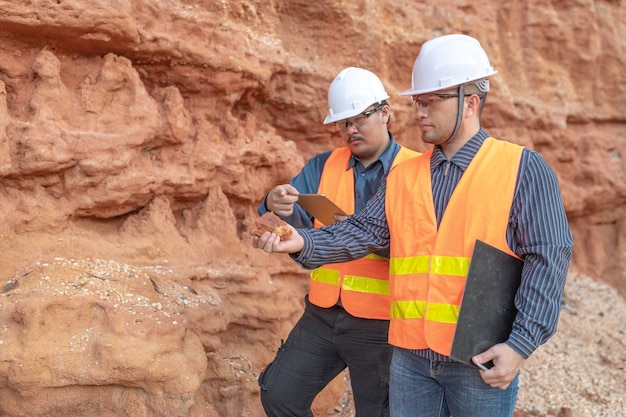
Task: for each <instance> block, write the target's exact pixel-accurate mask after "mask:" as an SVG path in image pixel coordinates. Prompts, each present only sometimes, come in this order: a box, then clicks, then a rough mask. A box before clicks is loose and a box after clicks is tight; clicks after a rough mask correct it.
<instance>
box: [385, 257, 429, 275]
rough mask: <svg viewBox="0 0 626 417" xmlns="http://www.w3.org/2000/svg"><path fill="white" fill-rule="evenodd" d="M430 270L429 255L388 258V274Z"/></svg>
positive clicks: (407, 273)
mask: <svg viewBox="0 0 626 417" xmlns="http://www.w3.org/2000/svg"><path fill="white" fill-rule="evenodd" d="M429 270H430V256H427V255H425V256H411V257H407V258H391V259H390V260H389V274H390V275H411V274H425V273H428V271H429Z"/></svg>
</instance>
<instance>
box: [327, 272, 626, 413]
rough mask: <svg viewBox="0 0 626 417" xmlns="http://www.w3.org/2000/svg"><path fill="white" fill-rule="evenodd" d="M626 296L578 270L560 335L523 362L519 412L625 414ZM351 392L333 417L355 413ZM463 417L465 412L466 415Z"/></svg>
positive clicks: (569, 290)
mask: <svg viewBox="0 0 626 417" xmlns="http://www.w3.org/2000/svg"><path fill="white" fill-rule="evenodd" d="M625 369H626V300H624V298H623V297H621V296H620V295H619V294H618V293H617V291H616V290H615V289H613V288H612V287H610V286H608V285H606V284H603V283H600V282H597V281H594V280H593V279H591V278H589V277H585V276H580V275H576V274H570V276H569V277H568V281H567V284H566V286H565V296H564V298H563V309H562V311H561V317H560V320H559V327H558V330H557V333H556V334H555V335H554V336H553V337H552V338H551V339H550V340H549V341H548V342H547V343H546V344H544V345H543V346H541V347H540V348H539V349H538V350H537V351H536V352H535V353H534V354H533V355H532V356H531V357H530V358H529V359H528V360H527V361H526V363H525V364H524V367H523V368H522V373H521V376H520V392H519V396H518V400H517V405H516V409H517V410H520V411H523V413H519V412H518V413H516V416H517V415H520V416H522V415H523V416H526V417H530V416H537V417H539V416H560V417H564V416H567V417H624V416H626V371H625ZM345 381H346V387H347V388H346V392H345V393H344V395H343V396H342V398H341V401H340V403H339V404H338V405H337V407H336V408H335V411H334V412H333V413H331V414H329V415H328V417H354V416H355V413H354V406H353V403H352V392H351V390H350V381H349V375H348V374H347V373H346V374H345ZM461 417H462V416H461Z"/></svg>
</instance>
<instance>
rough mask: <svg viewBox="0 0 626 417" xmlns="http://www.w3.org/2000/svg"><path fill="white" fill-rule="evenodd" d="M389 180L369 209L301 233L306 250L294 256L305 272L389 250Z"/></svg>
mask: <svg viewBox="0 0 626 417" xmlns="http://www.w3.org/2000/svg"><path fill="white" fill-rule="evenodd" d="M386 188H387V182H386V180H383V181H381V184H380V186H379V188H378V191H376V194H375V195H374V197H373V198H372V199H371V200H370V201H369V202H368V203H367V205H366V206H365V208H364V209H363V210H362V211H361V212H359V213H357V214H354V215H352V216H348V218H347V219H346V220H344V221H342V222H339V223H334V224H332V225H329V226H324V227H321V228H319V229H311V230H301V231H299V233H300V235H301V236H302V238H303V239H304V247H303V249H302V250H301V251H300V252H298V253H295V254H292V255H291V257H292V258H293V259H294V260H295V261H296V262H297V263H298V264H300V266H302V267H303V268H305V269H314V268H317V267H319V266H321V265H324V264H327V263H337V262H347V261H352V260H355V259H360V258H362V257H364V256H366V255H368V254H370V253H374V252H377V251H381V250H388V249H389V226H388V224H387V217H386V216H385V190H386Z"/></svg>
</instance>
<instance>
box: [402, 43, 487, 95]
mask: <svg viewBox="0 0 626 417" xmlns="http://www.w3.org/2000/svg"><path fill="white" fill-rule="evenodd" d="M495 73H497V71H495V70H494V69H493V67H492V66H491V64H490V63H489V58H488V57H487V53H486V52H485V50H484V49H483V48H482V47H481V46H480V42H478V41H477V40H476V39H474V38H472V37H471V36H467V35H460V34H454V35H445V36H440V37H438V38H434V39H431V40H429V41H426V42H425V43H424V44H423V45H422V48H421V49H420V52H419V55H417V58H416V59H415V63H414V64H413V76H412V84H411V88H410V89H408V90H405V91H403V92H401V93H400V95H401V96H412V95H415V94H425V93H430V92H433V91H438V90H442V89H444V88H447V87H453V86H457V85H461V84H465V83H469V82H472V81H475V82H476V84H477V85H478V86H479V88H480V89H481V90H482V91H483V92H487V91H489V81H488V80H485V78H486V77H489V76H490V75H494V74H495Z"/></svg>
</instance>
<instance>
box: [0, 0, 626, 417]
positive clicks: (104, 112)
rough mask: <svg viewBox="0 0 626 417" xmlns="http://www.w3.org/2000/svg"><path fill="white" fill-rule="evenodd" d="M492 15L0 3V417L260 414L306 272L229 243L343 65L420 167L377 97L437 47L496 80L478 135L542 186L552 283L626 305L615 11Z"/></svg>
mask: <svg viewBox="0 0 626 417" xmlns="http://www.w3.org/2000/svg"><path fill="white" fill-rule="evenodd" d="M500 3H501V2H500ZM500 3H496V2H494V3H493V4H487V5H482V6H481V7H480V8H473V7H471V6H467V5H466V4H465V3H464V2H459V1H456V2H448V3H447V5H445V6H442V5H441V4H440V2H434V1H426V2H420V4H413V3H411V2H406V3H398V2H392V1H381V2H374V3H372V2H359V1H356V2H350V3H344V2H342V3H338V2H330V1H322V2H313V3H311V2H278V3H272V2H269V3H268V2H201V1H188V2H182V3H181V2H153V1H146V0H138V1H134V2H126V1H92V2H88V4H87V3H85V2H79V1H66V0H64V1H60V2H47V1H30V2H16V1H1V0H0V253H2V255H1V256H0V271H2V277H0V279H1V280H2V281H1V282H0V283H2V284H3V285H4V283H5V282H6V285H4V287H2V286H0V291H1V294H0V325H1V326H2V327H0V414H2V415H11V416H44V415H46V416H47V415H63V416H72V415H76V416H77V415H81V416H124V415H128V416H194V417H195V416H220V417H223V416H239V415H242V416H243V415H250V416H257V415H261V413H262V411H261V407H260V403H259V401H258V386H257V383H256V377H257V376H258V373H259V372H260V371H261V370H262V369H263V367H264V366H265V365H266V364H267V362H268V361H269V360H271V358H272V357H273V355H274V353H275V351H276V349H277V348H278V346H279V344H280V339H281V338H286V336H287V334H288V331H289V329H290V328H291V326H292V325H293V323H294V322H295V321H296V320H297V318H298V317H299V315H300V312H301V307H302V296H303V295H304V294H305V292H306V289H307V275H306V273H305V272H304V271H302V270H301V269H300V268H299V267H297V266H296V265H295V264H294V263H293V262H291V261H290V260H289V259H288V258H287V257H285V256H280V255H273V256H269V255H266V254H265V253H263V252H261V251H256V250H253V249H252V248H251V247H250V237H249V235H248V233H247V230H248V228H249V227H250V225H251V224H252V219H253V218H254V216H255V215H256V207H257V205H258V204H259V202H260V201H261V200H262V198H263V196H264V194H265V192H266V191H267V190H268V189H269V188H271V187H272V186H274V185H276V184H279V183H283V182H287V181H288V180H289V178H291V176H293V175H294V174H295V173H296V172H297V171H298V170H299V169H300V167H301V166H302V165H303V163H304V161H305V160H306V159H307V158H308V157H310V156H312V155H313V154H315V153H317V152H320V151H323V150H326V149H329V148H331V147H334V146H336V145H338V144H340V139H339V138H338V137H337V135H336V132H335V131H334V130H333V128H332V127H331V126H324V125H322V123H321V121H322V120H323V117H324V116H325V114H326V110H327V109H326V89H327V87H328V84H329V83H330V81H331V80H332V78H333V77H334V76H335V75H336V73H337V72H338V71H339V70H341V69H342V68H343V67H346V66H351V65H357V66H362V67H365V68H368V69H370V70H372V71H374V72H376V73H377V74H378V75H379V76H380V78H381V79H382V80H383V82H384V83H385V85H386V88H387V90H388V92H389V93H390V95H391V99H390V103H391V105H392V108H393V111H394V112H393V124H392V131H393V132H394V134H395V135H396V137H397V138H398V139H399V141H400V142H401V143H403V144H405V145H407V146H409V147H412V148H414V149H418V150H424V149H425V148H424V145H423V144H422V143H421V141H420V140H419V136H418V131H417V129H416V128H415V125H414V124H413V123H412V122H411V119H412V113H411V110H410V104H409V102H408V101H407V100H406V99H405V98H401V97H399V96H398V95H397V93H398V92H399V91H401V90H403V89H405V88H407V87H408V86H409V85H410V71H411V67H412V63H413V60H414V59H415V56H416V55H417V53H418V51H419V47H420V45H421V44H422V43H423V42H424V41H425V40H427V39H428V38H430V37H432V36H436V35H440V34H444V33H452V32H461V33H469V34H471V35H473V36H475V37H477V38H478V39H480V40H481V42H482V43H483V45H484V47H485V49H486V50H487V52H488V54H489V56H490V58H491V61H492V64H493V65H494V67H495V68H496V69H497V70H498V71H499V72H498V74H497V76H495V77H494V78H493V80H492V92H491V93H490V95H489V99H488V102H487V106H486V108H485V115H484V118H483V119H484V125H485V127H486V128H487V130H488V131H489V132H490V133H491V134H492V135H493V136H495V137H498V138H502V139H508V140H511V141H514V142H517V143H520V144H523V145H525V146H528V147H529V148H532V149H535V150H537V151H538V152H540V153H541V155H542V156H543V157H544V158H545V159H546V160H547V161H548V162H549V163H550V164H551V166H552V167H553V168H554V169H555V171H556V172H557V174H558V176H559V180H560V184H561V187H562V191H563V196H564V200H565V204H566V209H567V212H568V216H569V218H570V222H571V226H572V229H573V231H574V236H575V253H574V259H573V268H575V269H577V270H579V271H581V272H584V273H587V274H589V275H591V276H594V277H596V278H599V279H602V280H604V281H606V282H608V283H611V284H613V285H614V286H616V287H617V288H618V289H620V291H621V292H622V294H626V288H625V287H624V284H623V282H624V270H626V257H625V256H624V253H626V247H625V245H626V243H625V241H624V236H626V222H625V217H626V216H625V214H626V179H625V178H626V175H625V174H626V172H625V167H626V163H625V162H624V155H625V154H626V145H625V143H626V142H625V141H624V139H623V132H624V122H625V116H624V115H625V114H626V91H625V90H626V84H625V83H624V78H623V74H624V71H625V69H626V68H625V67H626V63H625V61H624V56H625V55H624V41H623V36H621V34H623V33H624V30H625V27H624V26H625V23H624V21H623V19H622V20H620V18H619V16H620V13H621V12H620V8H621V7H622V6H621V5H620V2H615V1H613V2H612V1H601V2H578V3H576V4H570V3H562V4H561V3H552V2H548V1H540V3H539V4H537V3H535V4H521V3H520V4H516V3H515V4H510V5H509V4H506V5H503V4H500ZM581 33H584V36H580V34H581ZM342 390H343V383H342V381H340V380H338V381H336V382H335V383H334V384H333V385H332V386H331V387H330V388H329V389H328V390H327V391H326V392H325V393H324V395H323V396H322V397H320V398H319V399H318V401H317V402H316V404H315V407H316V412H317V415H320V416H322V415H326V413H327V412H328V411H329V410H331V409H332V407H333V405H334V404H336V402H337V399H338V398H339V396H340V394H341V392H342Z"/></svg>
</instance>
